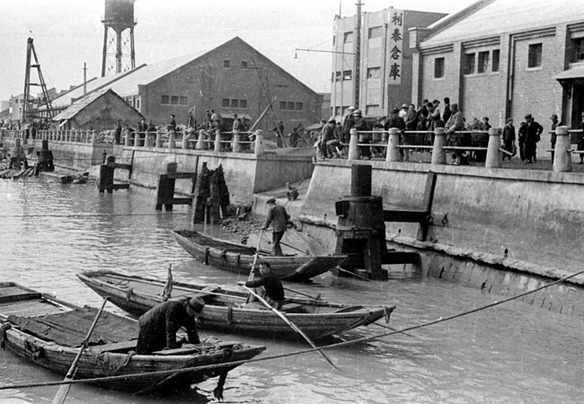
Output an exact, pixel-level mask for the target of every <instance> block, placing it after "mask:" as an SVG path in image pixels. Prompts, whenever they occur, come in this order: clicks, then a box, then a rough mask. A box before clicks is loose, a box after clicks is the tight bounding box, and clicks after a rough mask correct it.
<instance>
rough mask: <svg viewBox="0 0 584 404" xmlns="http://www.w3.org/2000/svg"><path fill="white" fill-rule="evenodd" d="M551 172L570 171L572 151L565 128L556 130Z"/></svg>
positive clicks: (559, 127) (561, 127) (560, 127)
mask: <svg viewBox="0 0 584 404" xmlns="http://www.w3.org/2000/svg"><path fill="white" fill-rule="evenodd" d="M553 171H554V172H557V173H562V172H570V171H572V151H571V144H570V133H569V132H568V127H567V126H558V127H557V128H556V146H555V148H554V165H553Z"/></svg>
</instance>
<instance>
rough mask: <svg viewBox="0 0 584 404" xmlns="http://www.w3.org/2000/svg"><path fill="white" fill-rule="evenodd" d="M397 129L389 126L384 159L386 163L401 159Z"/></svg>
mask: <svg viewBox="0 0 584 404" xmlns="http://www.w3.org/2000/svg"><path fill="white" fill-rule="evenodd" d="M398 146H399V129H398V128H389V137H388V139H387V156H386V157H385V161H386V162H387V163H392V162H395V161H400V160H401V155H400V153H399V147H398Z"/></svg>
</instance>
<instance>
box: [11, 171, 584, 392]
mask: <svg viewBox="0 0 584 404" xmlns="http://www.w3.org/2000/svg"><path fill="white" fill-rule="evenodd" d="M0 207H1V210H0V226H1V228H2V231H1V232H0V275H1V277H2V280H4V281H15V282H18V283H21V284H24V285H26V286H29V287H33V288H36V289H38V290H41V291H43V292H50V293H56V294H57V295H58V296H59V297H63V298H65V299H67V300H70V301H73V302H75V303H78V304H91V305H94V306H97V305H99V304H100V298H99V297H98V296H97V295H96V294H95V293H93V292H92V291H90V290H89V289H87V288H86V287H85V286H84V285H83V284H82V283H81V282H80V281H78V279H77V278H76V276H75V274H77V273H78V272H80V271H83V270H99V269H112V270H117V271H125V272H129V273H133V274H139V275H147V276H153V277H160V278H164V277H165V276H166V271H167V268H168V266H169V265H170V264H172V265H173V274H174V277H175V279H180V280H181V281H188V280H204V281H206V282H214V283H221V284H231V285H233V284H234V283H235V282H237V281H238V280H241V279H242V276H239V275H235V274H230V273H227V272H222V271H219V270H215V269H213V268H210V267H205V266H204V265H202V264H200V263H198V262H196V261H195V260H194V259H192V258H191V257H190V256H189V255H188V254H187V253H186V252H184V251H183V250H182V248H181V247H180V246H178V244H176V242H175V241H174V239H173V237H172V235H171V234H170V230H171V229H175V228H189V227H191V225H190V215H189V211H188V210H187V209H186V208H185V207H180V206H177V207H175V210H174V211H172V212H164V211H163V212H156V211H155V210H154V196H153V194H152V192H151V191H144V190H141V189H137V188H134V189H132V190H130V191H129V192H128V191H117V192H115V193H114V194H100V193H98V192H97V189H96V188H95V186H93V185H62V184H59V183H55V182H50V181H46V180H43V179H27V180H26V181H22V182H21V181H1V182H0ZM213 230H214V232H215V235H221V229H220V228H214V229H213ZM223 236H226V237H227V236H228V235H223ZM286 286H287V287H290V288H292V289H294V290H297V291H300V292H303V293H307V294H311V295H317V294H319V293H320V294H321V295H322V297H323V298H324V299H328V300H332V301H337V302H341V303H350V304H355V305H358V304H383V305H390V304H395V305H397V309H396V311H395V312H394V314H393V316H392V321H391V323H390V324H389V325H390V326H391V327H393V328H405V327H409V326H413V325H416V324H420V323H423V322H427V321H433V320H436V319H438V318H440V317H446V316H450V315H453V314H456V313H459V312H462V311H466V310H469V309H472V308H475V307H480V306H483V305H485V304H488V303H491V302H492V301H493V300H494V299H495V297H494V296H490V295H482V294H481V293H480V291H478V290H475V289H469V288H464V287H460V286H456V285H452V284H450V283H446V282H443V281H438V280H435V279H423V278H420V277H419V276H417V275H412V274H403V273H402V274H399V273H396V274H395V276H393V277H392V278H391V279H390V280H389V281H388V282H364V281H357V280H349V279H337V278H333V277H332V276H330V275H329V274H326V275H323V276H321V277H319V278H317V279H316V280H315V281H314V282H313V283H312V284H309V285H296V284H287V285H286ZM108 308H109V309H110V310H113V311H117V310H116V309H115V308H114V307H113V306H108ZM118 312H119V311H118ZM383 325H385V324H384V323H383ZM386 332H389V330H387V329H386V328H382V327H381V326H375V325H371V326H369V327H367V328H364V329H360V330H356V331H354V332H351V333H348V334H346V335H344V336H342V338H343V339H345V340H351V339H356V338H359V337H366V336H372V335H376V334H381V333H386ZM583 332H584V322H583V321H582V320H580V319H577V318H571V317H567V316H561V315H558V314H553V313H549V312H547V311H541V310H537V309H536V308H534V307H532V306H528V305H525V304H523V303H521V302H517V303H509V304H506V305H503V306H499V307H495V308H492V309H489V310H485V311H481V312H478V313H476V314H474V315H471V316H467V317H463V318H460V319H457V320H454V321H450V322H446V323H442V324H439V325H435V326H431V327H427V328H423V329H419V330H415V331H412V332H409V333H407V334H406V335H404V334H396V335H392V336H389V337H384V338H381V339H379V340H374V341H370V342H360V343H358V344H355V345H352V346H346V347H341V348H337V349H334V350H330V351H327V356H329V357H330V358H332V360H333V361H335V362H336V363H337V364H338V366H339V367H340V368H341V369H342V370H341V372H338V371H335V370H333V369H332V368H331V367H330V366H329V365H328V364H327V363H326V362H324V361H323V360H322V358H321V357H320V356H319V355H318V354H316V353H310V354H303V355H299V356H289V357H285V358H280V359H272V360H269V361H264V362H258V363H252V364H249V365H245V366H242V367H240V368H238V369H235V370H234V371H233V372H231V373H230V377H229V378H228V380H227V384H226V391H225V397H226V399H227V400H228V401H230V402H239V403H244V402H246V403H254V402H255V403H258V402H259V403H387V402H399V403H559V402H562V403H570V402H574V403H577V402H582V401H583V400H584V386H583V383H582V380H584V370H583V369H582V363H583V359H584V354H583V353H582V349H581V344H582V335H583ZM207 335H210V334H209V333H208V332H207V331H204V332H202V337H205V336H207ZM213 335H214V336H218V337H219V338H223V339H229V340H234V339H237V340H242V341H245V342H248V343H253V344H265V345H267V346H268V350H267V351H266V352H265V353H264V354H262V356H263V357H267V356H278V355H281V354H286V353H291V352H294V351H298V350H301V349H306V348H307V345H306V344H304V343H302V342H283V341H263V340H260V339H257V338H251V337H242V336H234V335H226V334H217V333H213ZM333 342H335V341H333ZM336 342H338V340H337V341H336ZM60 379H61V377H60V376H57V375H54V374H52V373H50V372H47V371H45V370H42V369H38V368H36V367H34V366H32V365H30V364H27V363H24V362H22V361H20V360H19V359H18V358H15V357H14V356H12V355H11V354H10V353H7V352H4V351H0V385H13V384H27V383H33V382H41V381H56V380H60ZM215 383H216V381H215V380H209V381H207V382H205V383H202V384H201V385H200V386H199V388H200V389H201V390H200V391H199V392H200V395H196V396H195V395H192V394H190V395H186V396H179V397H176V396H172V397H160V396H158V397H141V398H136V397H132V396H130V395H127V394H125V393H119V392H111V391H106V390H101V389H97V388H93V387H87V386H74V387H73V388H72V389H71V392H70V393H69V401H70V402H80V403H81V402H82V403H105V402H112V403H113V402H115V403H138V402H140V403H154V402H156V403H158V402H169V403H170V402H172V403H182V402H185V403H186V402H190V403H192V402H197V403H204V402H208V401H209V398H210V397H211V391H212V389H213V388H214V387H215ZM57 390H58V388H57V387H46V388H34V389H27V388H21V389H18V390H6V391H1V390H0V402H3V403H4V402H14V403H23V402H27V403H29V402H33V403H36V402H47V401H50V400H51V399H52V398H53V396H54V394H55V393H56V391H57Z"/></svg>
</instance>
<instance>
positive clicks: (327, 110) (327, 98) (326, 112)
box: [315, 93, 331, 122]
mask: <svg viewBox="0 0 584 404" xmlns="http://www.w3.org/2000/svg"><path fill="white" fill-rule="evenodd" d="M320 95H321V96H322V108H321V114H320V118H321V119H329V118H330V116H331V93H320ZM315 122H316V121H315Z"/></svg>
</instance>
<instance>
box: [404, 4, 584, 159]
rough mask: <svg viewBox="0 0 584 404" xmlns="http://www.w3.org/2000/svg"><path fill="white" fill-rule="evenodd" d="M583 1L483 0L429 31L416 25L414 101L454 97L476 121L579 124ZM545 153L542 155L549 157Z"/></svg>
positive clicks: (583, 94)
mask: <svg viewBox="0 0 584 404" xmlns="http://www.w3.org/2000/svg"><path fill="white" fill-rule="evenodd" d="M582 6H583V4H582V1H581V0H556V1H549V0H530V1H509V0H482V1H478V2H476V3H475V4H473V5H471V6H470V7H467V8H466V9H464V10H462V11H460V12H458V13H455V14H452V15H450V16H448V17H446V18H444V19H442V20H441V21H438V22H436V23H435V24H433V25H431V26H429V27H428V28H427V29H417V30H414V31H412V35H411V37H412V46H413V48H412V50H413V51H414V53H413V55H414V59H413V62H414V71H415V72H416V76H415V77H414V78H413V88H412V99H413V100H414V103H416V104H417V103H419V102H420V101H421V100H422V98H428V99H434V98H436V99H439V100H442V99H443V97H445V96H449V97H450V99H451V102H457V103H458V104H459V105H460V107H461V109H462V112H463V115H464V116H465V117H466V120H467V121H468V122H470V121H471V120H472V119H473V117H477V118H478V119H479V120H480V119H482V117H484V116H487V117H489V118H490V121H491V124H492V125H493V126H495V127H502V126H503V125H504V122H505V120H506V119H507V118H513V119H514V121H515V126H516V127H519V124H520V123H521V122H522V121H524V115H525V114H527V113H531V114H532V115H533V117H534V118H535V120H536V121H538V122H539V123H541V124H542V125H543V126H544V128H545V129H546V130H545V132H544V134H545V136H542V142H539V144H538V147H539V148H540V149H547V148H549V145H550V143H549V135H547V131H548V130H549V128H550V120H549V118H550V116H551V114H552V113H556V114H558V116H559V117H560V119H561V120H562V121H563V122H564V123H565V124H567V125H568V126H571V127H575V126H576V125H577V122H578V120H579V116H580V113H581V112H582V111H584V14H583V12H582ZM545 154H546V153H545V152H542V151H540V155H542V156H543V155H545Z"/></svg>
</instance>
